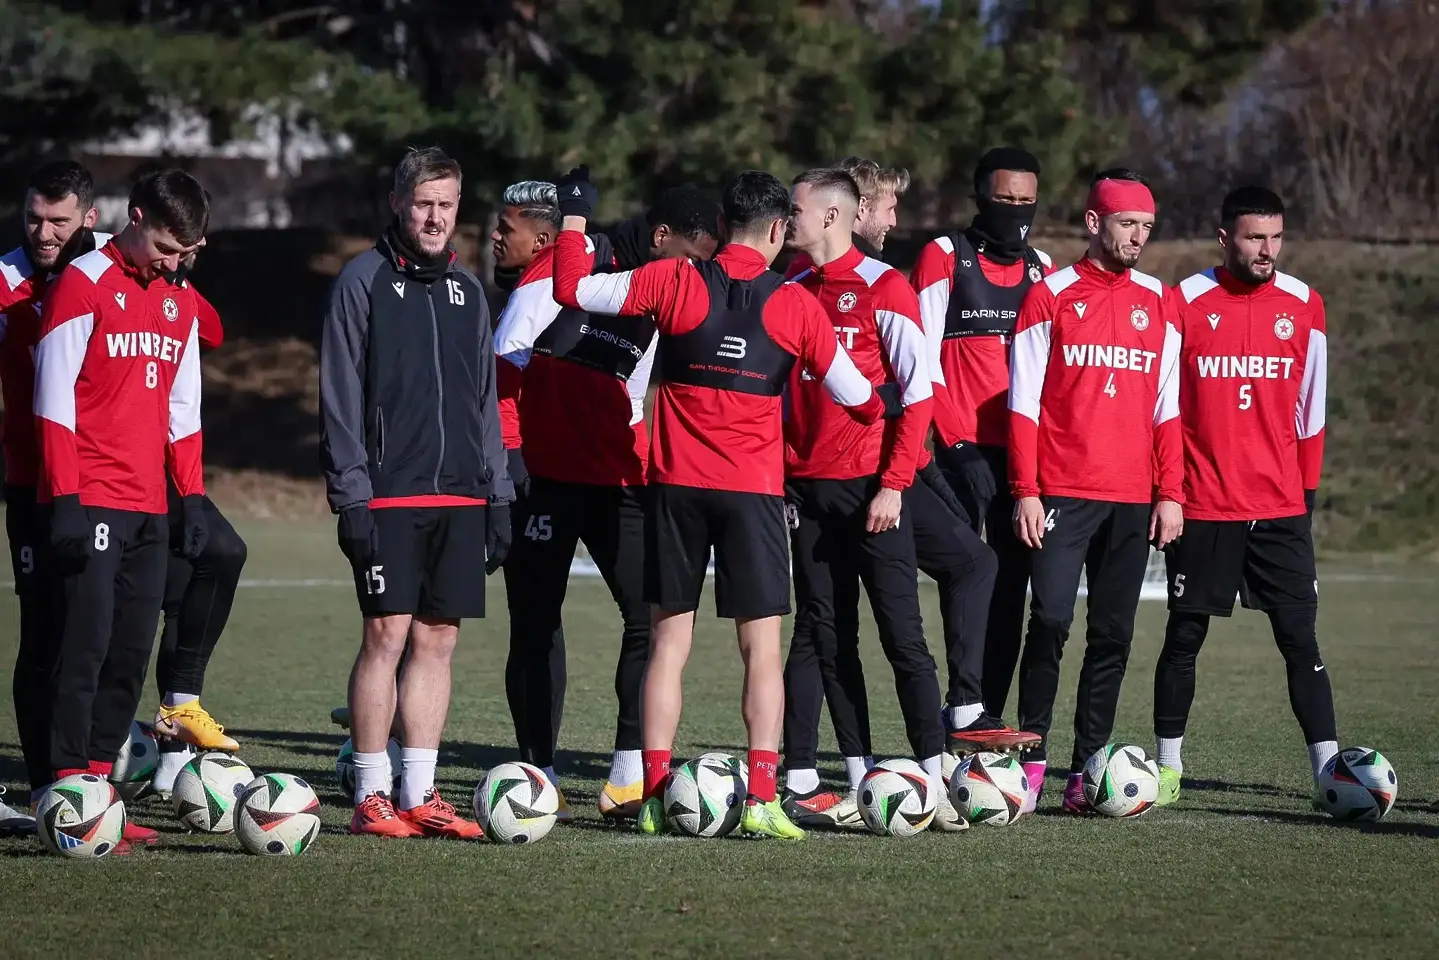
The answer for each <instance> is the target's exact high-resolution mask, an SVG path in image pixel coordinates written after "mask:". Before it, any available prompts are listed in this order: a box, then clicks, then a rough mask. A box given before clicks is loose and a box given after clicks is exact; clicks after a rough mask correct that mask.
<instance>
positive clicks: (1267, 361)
mask: <svg viewBox="0 0 1439 960" xmlns="http://www.w3.org/2000/svg"><path fill="white" fill-rule="evenodd" d="M1219 219H1220V226H1219V246H1220V249H1221V250H1222V251H1223V252H1224V263H1223V266H1219V267H1215V268H1213V269H1210V270H1206V271H1204V272H1203V273H1196V274H1195V275H1194V276H1192V277H1189V278H1187V279H1185V280H1184V282H1182V283H1181V284H1180V285H1179V287H1178V290H1177V293H1178V297H1177V301H1178V302H1177V307H1178V310H1177V320H1178V322H1177V326H1178V328H1179V332H1180V334H1181V336H1182V337H1183V350H1182V352H1181V353H1180V367H1179V423H1180V425H1181V427H1182V428H1183V434H1184V468H1185V469H1184V515H1185V516H1184V535H1183V536H1182V537H1180V538H1179V539H1178V540H1176V541H1175V542H1174V543H1172V544H1170V546H1169V549H1168V550H1167V551H1165V555H1164V556H1165V566H1166V569H1167V573H1168V577H1169V624H1168V626H1167V627H1166V628H1165V631H1164V649H1163V650H1162V651H1161V652H1160V655H1159V663H1158V665H1157V666H1156V668H1155V672H1154V734H1155V736H1156V737H1157V738H1158V740H1159V744H1158V746H1159V750H1158V754H1159V764H1160V766H1159V801H1158V802H1159V803H1161V804H1166V803H1173V802H1174V801H1175V800H1177V799H1178V798H1179V778H1180V774H1181V773H1182V772H1183V770H1184V764H1183V761H1182V758H1181V756H1180V746H1181V745H1182V743H1183V741H1184V728H1185V724H1186V721H1188V719H1189V707H1190V704H1192V703H1193V701H1194V661H1195V658H1196V657H1197V656H1198V654H1199V650H1200V647H1201V646H1202V645H1203V643H1204V638H1205V635H1206V634H1207V633H1208V631H1209V618H1210V617H1227V616H1229V615H1230V613H1231V612H1232V611H1233V609H1234V597H1235V594H1236V593H1237V594H1239V596H1240V599H1241V601H1242V602H1243V604H1244V606H1246V607H1248V608H1250V609H1253V610H1262V611H1264V612H1265V613H1266V614H1267V615H1268V616H1269V623H1270V625H1271V626H1272V627H1273V630H1274V642H1275V644H1276V645H1277V646H1278V647H1279V652H1280V653H1281V654H1282V655H1283V657H1284V667H1285V672H1286V674H1287V675H1288V679H1289V705H1290V707H1291V708H1292V709H1293V710H1294V716H1295V718H1296V719H1297V720H1298V721H1299V727H1300V729H1301V730H1302V731H1303V732H1304V740H1305V742H1306V743H1307V744H1308V745H1309V762H1310V765H1311V767H1312V768H1313V773H1314V776H1315V777H1316V778H1317V777H1318V776H1319V771H1320V770H1321V769H1323V767H1324V764H1325V763H1327V762H1328V761H1329V759H1330V758H1331V757H1333V756H1334V754H1335V753H1337V752H1338V749H1339V746H1338V743H1337V741H1338V739H1339V738H1338V735H1337V734H1336V732H1335V725H1334V697H1333V695H1332V694H1331V693H1330V690H1329V672H1328V671H1327V670H1326V669H1325V667H1324V661H1323V660H1322V659H1320V657H1319V643H1318V640H1317V639H1316V637H1315V618H1316V614H1317V612H1318V606H1319V598H1318V594H1317V592H1316V589H1317V587H1316V584H1317V580H1316V574H1315V569H1314V539H1313V536H1312V534H1311V532H1310V527H1309V520H1310V516H1311V513H1312V511H1313V509H1314V494H1315V490H1316V489H1317V488H1318V486H1319V468H1320V462H1321V460H1322V459H1323V454H1324V395H1325V377H1326V370H1325V365H1326V345H1325V330H1324V301H1323V300H1322V299H1321V298H1320V296H1319V294H1318V292H1317V291H1315V290H1314V289H1312V288H1311V287H1310V286H1309V285H1308V284H1306V283H1304V282H1303V281H1301V280H1298V279H1296V278H1295V277H1292V276H1290V275H1289V274H1287V273H1281V272H1280V271H1279V270H1278V268H1277V262H1278V260H1279V255H1280V251H1281V250H1282V249H1283V246H1284V204H1283V202H1282V201H1281V200H1280V199H1279V197H1278V196H1277V195H1275V194H1274V193H1273V192H1272V191H1270V190H1266V189H1264V188H1263V187H1240V188H1239V189H1238V190H1235V191H1234V192H1232V193H1230V194H1229V195H1228V196H1227V197H1225V198H1224V204H1223V207H1222V208H1221V211H1220V218H1219Z"/></svg>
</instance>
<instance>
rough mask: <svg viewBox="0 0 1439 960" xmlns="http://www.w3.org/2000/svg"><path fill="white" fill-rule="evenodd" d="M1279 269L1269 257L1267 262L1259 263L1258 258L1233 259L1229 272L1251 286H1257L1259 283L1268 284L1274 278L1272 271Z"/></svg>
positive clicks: (1277, 264)
mask: <svg viewBox="0 0 1439 960" xmlns="http://www.w3.org/2000/svg"><path fill="white" fill-rule="evenodd" d="M1278 269H1279V262H1278V261H1277V260H1275V259H1274V258H1273V257H1271V258H1270V259H1268V260H1265V261H1262V262H1261V261H1260V259H1259V257H1257V256H1256V257H1253V258H1252V259H1249V260H1244V259H1242V258H1235V261H1234V263H1233V264H1230V265H1229V272H1230V273H1232V274H1234V276H1235V277H1237V278H1238V279H1240V280H1242V281H1244V282H1245V283H1247V284H1250V285H1251V286H1256V287H1257V286H1259V285H1260V284H1261V283H1268V282H1269V280H1270V278H1272V277H1273V276H1274V271H1275V270H1278Z"/></svg>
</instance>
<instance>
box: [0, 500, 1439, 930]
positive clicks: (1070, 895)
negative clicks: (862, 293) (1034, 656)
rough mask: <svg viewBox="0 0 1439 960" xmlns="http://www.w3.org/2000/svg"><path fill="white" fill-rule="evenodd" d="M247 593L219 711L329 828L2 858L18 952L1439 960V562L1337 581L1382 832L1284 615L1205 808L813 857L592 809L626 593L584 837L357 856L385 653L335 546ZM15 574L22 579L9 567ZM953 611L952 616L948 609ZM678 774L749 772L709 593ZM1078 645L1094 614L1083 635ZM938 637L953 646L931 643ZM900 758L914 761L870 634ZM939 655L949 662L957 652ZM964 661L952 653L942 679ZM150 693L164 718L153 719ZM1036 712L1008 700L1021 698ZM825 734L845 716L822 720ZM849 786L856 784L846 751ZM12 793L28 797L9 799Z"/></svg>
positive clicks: (282, 558)
mask: <svg viewBox="0 0 1439 960" xmlns="http://www.w3.org/2000/svg"><path fill="white" fill-rule="evenodd" d="M242 532H243V533H244V534H245V535H246V536H247V538H248V539H249V540H250V544H251V552H250V564H249V568H248V569H247V571H246V575H247V577H248V578H251V581H252V582H251V583H250V584H249V585H247V587H246V588H245V589H243V590H242V591H241V593H240V596H239V598H238V601H237V603H236V606H235V612H234V616H233V618H232V620H231V622H230V627H229V630H228V632H227V633H226V635H225V637H224V638H223V640H222V641H221V645H220V647H219V649H218V651H217V653H216V655H215V658H214V661H213V664H212V666H211V670H210V676H209V680H208V684H207V689H206V693H205V698H204V699H205V704H206V706H208V707H209V708H210V710H211V711H212V712H213V713H214V714H215V715H216V716H217V717H218V718H219V719H221V720H222V722H225V723H227V724H228V725H229V728H230V731H231V732H232V733H234V734H235V736H236V737H238V739H239V740H240V741H241V743H242V750H241V753H240V756H241V757H242V758H243V759H245V760H246V761H247V762H248V763H249V764H250V766H251V767H252V768H253V769H254V770H255V771H256V772H268V771H276V770H281V771H289V772H293V773H298V774H300V775H302V776H305V777H306V778H309V779H310V780H311V781H312V782H313V783H314V784H315V786H316V788H317V791H318V792H319V793H320V796H321V800H322V802H323V803H324V811H325V826H326V831H325V833H324V834H323V835H322V836H321V837H320V839H319V840H318V841H317V842H316V844H315V846H314V847H313V848H312V849H311V850H310V851H309V852H308V853H307V854H305V855H304V856H303V857H301V858H299V859H296V860H284V861H273V860H264V859H259V858H254V857H249V856H246V855H245V854H244V853H243V852H241V850H240V848H239V844H238V842H237V841H236V840H235V839H234V838H233V837H201V836H186V835H184V834H182V833H180V832H179V828H178V826H177V824H176V823H175V822H174V820H173V819H172V818H171V817H169V816H168V811H167V810H165V809H164V808H162V807H161V806H160V805H159V804H158V802H156V801H147V802H143V803H140V804H136V805H134V809H133V814H134V815H135V816H136V818H137V819H138V820H139V821H140V822H142V823H146V824H149V825H152V826H155V827H158V828H159V829H161V830H162V831H165V838H164V839H165V844H164V847H163V849H161V850H156V851H145V852H141V853H137V854H136V855H134V856H132V857H129V858H127V859H123V860H122V859H110V860H106V861H102V862H98V863H70V862H65V861H62V860H60V859H58V858H55V857H51V856H47V855H44V854H43V853H41V852H40V849H39V844H38V842H36V841H34V840H28V841H21V840H11V841H5V842H3V843H0V907H3V914H4V920H3V929H4V933H5V935H4V938H3V943H4V952H5V954H6V955H7V956H10V957H24V956H41V955H53V954H55V953H56V952H57V951H65V952H66V953H67V954H68V955H72V956H73V955H75V951H76V948H80V949H84V950H88V951H91V955H94V956H107V957H131V956H135V957H138V956H142V955H143V956H169V955H190V954H198V955H206V956H247V957H248V956H254V957H271V956H273V957H331V956H338V957H346V958H355V957H371V956H373V957H388V956H400V955H406V956H466V957H474V956H496V955H499V954H500V953H501V951H512V952H513V951H524V952H527V953H528V954H529V955H531V956H577V957H611V956H630V957H660V956H684V957H696V956H718V955H728V956H731V957H734V956H755V955H761V954H763V955H768V956H773V957H793V956H803V957H806V958H819V957H838V956H854V955H870V956H899V955H903V954H908V955H911V956H939V955H940V952H941V951H944V952H946V953H952V954H954V955H959V956H963V955H975V956H996V957H1026V956H1028V957H1037V956H1061V955H1072V954H1079V955H1086V956H1098V957H1147V956H1156V957H1166V956H1188V955H1195V956H1219V955H1221V954H1222V955H1226V956H1229V957H1277V956H1301V955H1305V954H1310V955H1316V956H1317V955H1320V954H1321V953H1322V954H1323V955H1327V956H1357V955H1359V952H1360V951H1361V950H1363V951H1365V955H1366V956H1373V957H1386V958H1390V957H1411V956H1412V957H1432V956H1434V955H1435V950H1436V947H1435V945H1436V944H1439V920H1436V912H1435V903H1436V898H1439V814H1435V813H1432V812H1430V809H1429V805H1430V804H1431V803H1432V802H1434V801H1435V800H1439V743H1436V738H1435V731H1436V727H1439V724H1436V721H1439V696H1436V681H1439V642H1436V641H1439V637H1436V624H1439V568H1436V567H1435V566H1432V565H1430V566H1423V565H1420V566H1413V565H1411V566H1405V567H1401V566H1396V565H1389V566H1376V565H1356V564H1330V565H1326V566H1325V567H1324V568H1323V570H1322V574H1321V575H1322V577H1323V578H1324V582H1323V584H1322V585H1321V596H1322V598H1323V600H1322V610H1321V618H1320V628H1321V640H1322V644H1323V650H1324V653H1325V659H1326V661H1327V663H1328V665H1329V670H1330V671H1331V674H1332V676H1333V683H1334V692H1335V697H1336V700H1337V706H1338V712H1339V724H1340V732H1341V736H1342V740H1343V742H1344V744H1345V745H1356V744H1363V745H1368V746H1373V747H1377V748H1379V749H1380V750H1382V751H1383V752H1384V753H1385V754H1386V755H1387V756H1388V757H1389V758H1390V760H1391V761H1392V762H1393V763H1394V766H1395V768H1396V769H1397V771H1398V773H1399V778H1400V787H1399V804H1398V807H1397V808H1396V809H1395V810H1394V812H1393V813H1392V814H1391V815H1390V816H1389V818H1388V819H1387V820H1385V821H1384V822H1383V823H1381V824H1378V825H1375V826H1371V827H1368V828H1362V827H1352V826H1340V825H1336V824H1334V823H1331V822H1329V821H1328V820H1327V819H1326V818H1325V817H1323V816H1321V815H1318V814H1315V813H1312V812H1311V811H1310V809H1309V787H1308V784H1309V770H1308V763H1307V760H1306V758H1305V752H1304V747H1303V744H1302V742H1301V740H1300V736H1299V731H1298V727H1297V725H1296V724H1295V722H1294V720H1293V718H1292V716H1291V715H1290V712H1289V704H1288V698H1287V695H1286V693H1285V687H1284V671H1283V665H1282V661H1281V660H1280V658H1279V656H1278V654H1277V653H1276V652H1275V650H1274V648H1273V644H1272V642H1271V640H1270V638H1269V636H1268V623H1267V621H1266V620H1265V619H1264V618H1263V617H1261V616H1258V615H1256V614H1245V613H1241V614H1240V615H1238V616H1236V617H1235V618H1234V619H1233V620H1232V621H1229V622H1223V621H1220V622H1216V625H1215V627H1214V629H1213V630H1212V631H1211V634H1210V641H1209V645H1208V646H1207V647H1206V649H1205V652H1204V653H1203V655H1202V656H1201V658H1200V676H1199V693H1198V698H1197V700H1196V703H1195V707H1194V713H1193V719H1192V722H1191V725H1190V730H1189V737H1188V741H1187V744H1186V751H1185V762H1186V773H1187V775H1188V777H1189V779H1188V780H1187V781H1186V784H1185V787H1184V792H1183V795H1182V796H1181V799H1180V802H1179V803H1178V804H1177V805H1176V806H1174V807H1171V808H1167V809H1163V810H1157V811H1154V812H1153V813H1151V814H1150V815H1148V816H1145V817H1142V818H1140V819H1138V820H1136V821H1133V822H1128V821H1107V820H1098V819H1094V820H1075V819H1070V818H1065V817H1062V816H1060V815H1059V814H1058V813H1057V812H1056V808H1057V804H1058V794H1059V788H1060V786H1061V785H1062V781H1060V780H1059V779H1057V778H1054V777H1052V778H1051V780H1050V783H1049V789H1048V791H1047V794H1046V797H1045V800H1044V805H1043V807H1042V808H1041V811H1040V813H1039V814H1038V815H1037V816H1033V817H1029V818H1026V819H1024V820H1022V821H1021V822H1020V823H1019V824H1018V825H1016V826H1015V827H1012V828H1008V829H1002V828H982V827H976V828H973V829H971V830H970V831H968V832H967V833H964V834H959V835H953V836H951V835H941V834H933V833H931V834H926V835H923V836H920V837H918V838H916V839H914V840H903V841H901V840H890V839H882V838H878V837H870V836H856V835H847V836H842V835H832V834H831V835H825V834H812V835H811V838H810V840H809V841H807V842H805V843H803V844H794V845H785V844H781V843H778V842H758V841H742V840H738V839H726V840H717V841H697V840H679V839H662V840H652V839H645V838H640V837H637V836H635V835H633V834H630V833H627V832H622V831H619V830H616V829H612V828H609V827H607V826H605V825H603V824H602V823H601V822H600V821H599V817H598V815H597V814H596V813H595V810H594V806H593V804H594V799H595V795H596V793H597V791H598V789H599V786H600V785H601V783H602V781H603V778H604V776H605V774H606V772H607V768H608V757H609V749H610V745H611V737H612V735H613V710H614V703H613V697H614V694H613V666H614V663H613V658H614V652H615V649H616V645H617V643H618V635H619V620H618V616H617V614H616V613H615V612H614V609H613V606H612V604H611V603H610V601H609V598H608V595H607V594H606V593H605V591H604V588H603V586H602V585H601V584H600V583H599V582H598V581H596V580H576V581H575V582H574V583H573V584H572V585H571V588H570V596H569V602H568V605H567V608H566V624H565V626H566V638H567V642H568V646H569V655H570V682H569V698H568V702H567V704H566V714H565V725H564V731H563V750H562V753H561V757H560V769H561V771H562V774H563V777H564V780H563V783H564V787H565V789H566V792H567V794H568V796H569V800H570V803H571V804H572V806H573V807H574V808H575V810H576V812H577V814H578V816H579V819H578V822H576V823H575V824H573V825H571V826H567V827H556V829H555V830H554V832H552V833H551V834H550V836H549V837H548V838H546V839H545V840H544V841H543V842H541V843H539V844H536V845H534V846H532V847H522V848H508V847H500V846H495V845H489V844H467V845H462V844H459V843H453V842H443V841H434V840H427V841H408V842H399V841H382V840H370V839H359V838H352V837H349V836H346V835H344V834H343V829H344V825H345V823H346V821H347V819H348V816H349V811H348V809H347V808H346V807H345V806H344V803H343V800H342V799H341V798H340V796H339V795H338V792H337V791H336V789H335V786H334V774H333V763H334V758H335V754H336V752H337V751H338V749H339V746H340V743H341V741H342V740H343V739H344V736H345V735H344V733H343V732H341V731H340V730H339V729H338V728H336V727H333V726H331V725H330V722H329V718H328V715H329V710H330V708H331V707H332V706H336V705H338V704H340V703H343V702H344V690H345V679H346V676H347V674H348V671H349V667H350V662H351V658H352V655H353V648H354V645H355V642H356V638H357V635H358V621H357V618H356V614H355V608H354V598H353V596H352V595H351V591H350V589H349V588H348V587H345V586H335V585H333V582H331V583H330V584H326V583H323V582H321V583H319V584H318V585H311V586H299V585H296V583H295V581H299V580H311V581H335V580H338V579H340V578H343V576H344V574H345V571H344V569H343V567H342V561H341V560H340V558H339V555H338V552H337V551H336V549H335V547H334V543H333V534H332V530H331V528H330V527H328V526H320V525H306V524H289V525H281V524H260V525H256V524H250V525H248V526H245V527H244V528H243V530H242ZM7 572H8V571H7ZM488 587H489V591H490V605H491V608H492V609H493V610H494V611H495V613H496V615H495V616H494V617H493V618H491V619H489V620H486V621H483V622H473V623H469V624H467V625H466V626H465V628H464V631H463V633H462V635H461V644H460V650H459V652H458V654H457V655H456V659H455V671H454V672H455V693H454V700H453V703H452V705H451V709H450V720H449V727H448V729H447V732H446V741H445V744H444V747H443V749H442V750H441V756H440V762H441V770H440V785H441V788H442V790H443V791H444V792H445V794H446V795H447V796H448V797H449V798H450V799H451V800H453V801H455V802H456V804H457V805H459V806H461V807H467V806H468V804H469V799H470V794H471V791H472V789H473V787H474V784H475V782H476V780H477V779H478V778H479V776H480V774H481V772H482V771H483V770H484V769H485V768H487V767H488V766H490V765H492V764H493V763H495V762H497V761H498V760H500V759H506V758H508V757H510V756H511V749H510V746H511V744H512V742H513V741H512V728H511V725H510V720H509V715H508V711H507V709H506V706H505V699H504V689H503V682H504V679H503V667H504V658H505V647H506V641H505V637H506V625H505V618H504V600H503V598H504V592H503V585H502V582H501V580H500V578H499V577H494V578H491V579H490V580H489V582H488ZM923 596H924V599H925V603H926V609H925V613H926V620H927V621H928V622H929V623H931V624H932V625H936V626H937V624H938V613H937V610H936V609H935V605H934V594H933V590H932V589H930V588H928V587H926V589H925V591H924V593H923ZM706 604H707V605H706V607H705V608H704V610H703V611H702V613H703V615H702V617H701V619H700V624H699V631H698V636H697V640H696V644H695V652H694V656H693V659H692V661H691V663H690V667H689V672H688V676H687V687H686V690H687V694H688V700H687V702H686V709H685V718H684V722H683V724H682V726H681V730H680V737H681V739H680V743H679V744H678V745H677V747H676V751H675V752H676V756H677V757H685V756H690V755H694V754H697V753H699V752H702V751H703V750H706V749H710V748H720V749H729V750H732V751H735V752H739V751H740V750H741V749H742V746H743V743H744V728H743V725H742V723H741V721H740V713H739V690H740V670H739V662H738V658H737V656H736V654H735V651H734V641H733V634H732V631H731V630H730V628H729V626H728V624H725V623H721V622H719V621H716V620H715V619H714V618H713V616H712V609H713V608H712V607H711V606H709V605H708V604H709V600H708V598H707V600H706ZM15 615H16V614H15V606H14V598H13V596H11V595H9V594H8V592H7V593H6V595H5V596H3V597H0V624H5V625H6V626H5V628H4V629H3V630H0V657H3V659H4V660H5V662H6V663H7V664H8V663H9V662H10V661H11V658H13V654H14V645H15V640H14V632H15V631H14V628H13V624H14V623H15ZM1081 617H1082V613H1081ZM1163 622H1164V612H1163V605H1162V604H1159V603H1153V602H1150V603H1145V604H1143V605H1142V608H1141V611H1140V616H1139V625H1138V631H1137V633H1138V636H1137V639H1136V642H1135V647H1134V653H1133V656H1132V658H1131V661H1130V676H1129V680H1128V683H1127V685H1126V687H1125V691H1124V697H1123V700H1122V703H1121V711H1120V717H1119V723H1118V727H1117V729H1116V731H1115V734H1116V738H1118V739H1127V740H1130V741H1132V742H1135V743H1138V744H1140V745H1142V746H1143V747H1145V749H1147V750H1152V747H1153V740H1152V737H1151V734H1150V722H1149V711H1150V703H1151V689H1152V677H1153V667H1154V660H1155V657H1156V655H1157V653H1158V649H1159V640H1160V635H1161V631H1162V629H1163ZM1081 624H1082V620H1081ZM932 635H933V634H932ZM865 643H866V647H865V649H866V663H867V666H868V668H869V670H868V675H869V677H870V683H871V685H872V693H871V698H872V702H873V705H874V713H875V725H876V729H875V743H876V745H877V748H878V750H879V751H880V753H881V754H882V755H891V756H894V755H903V754H904V753H905V752H906V751H907V748H906V746H905V742H904V735H903V727H902V725H901V723H900V718H899V713H898V709H897V707H896V704H895V700H894V695H893V687H892V683H891V681H890V679H889V675H888V670H887V669H886V667H885V664H884V661H883V658H882V657H881V655H880V653H879V649H878V643H877V641H876V640H875V638H874V637H873V635H872V634H871V635H870V636H868V637H867V638H866V641H865ZM1082 643H1083V627H1082V625H1081V626H1078V627H1077V628H1076V631H1075V636H1074V637H1073V639H1072V641H1071V648H1070V655H1069V657H1068V658H1067V659H1066V661H1065V677H1064V683H1063V685H1062V687H1061V690H1062V694H1061V697H1062V699H1061V703H1060V705H1059V708H1058V711H1057V716H1058V717H1061V718H1064V719H1065V721H1066V722H1064V723H1062V724H1061V725H1060V729H1059V730H1058V731H1057V733H1056V737H1055V741H1056V742H1055V744H1054V745H1053V748H1052V752H1053V755H1054V756H1056V757H1060V758H1063V757H1067V755H1068V751H1069V742H1068V741H1069V731H1068V729H1067V728H1068V723H1067V719H1068V717H1069V716H1070V715H1071V711H1072V709H1073V699H1072V697H1073V689H1074V682H1075V678H1076V676H1077V672H1078V663H1079V659H1080V658H1079V650H1080V647H1081V645H1082ZM932 645H933V646H934V647H935V650H936V652H937V653H938V646H937V643H934V644H932ZM940 663H941V669H943V668H942V663H943V661H942V659H941V660H940ZM154 703H155V694H154V692H153V686H152V685H147V692H146V699H145V701H144V704H143V706H142V712H145V711H152V710H153V709H154ZM1011 712H1012V706H1011ZM826 726H827V721H826ZM822 749H823V750H824V751H827V752H826V753H825V754H824V765H825V768H826V769H825V771H824V772H825V773H826V775H827V776H828V777H829V778H830V779H831V781H834V782H837V781H838V780H840V779H841V778H842V773H841V770H840V765H839V762H838V758H837V757H836V756H835V755H834V752H833V751H834V743H833V738H832V735H831V733H830V731H829V730H828V729H826V730H825V731H824V740H823V748H822ZM0 756H3V761H0V779H2V780H3V781H4V782H7V783H10V784H11V785H12V789H13V788H14V787H15V786H16V785H18V781H19V780H20V779H22V775H23V772H22V769H21V766H20V764H19V761H18V749H17V747H16V745H15V731H14V721H13V717H11V716H10V715H9V712H8V711H6V715H5V716H4V717H3V718H0ZM13 796H14V794H12V797H13Z"/></svg>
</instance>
